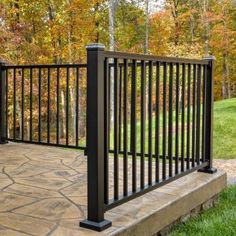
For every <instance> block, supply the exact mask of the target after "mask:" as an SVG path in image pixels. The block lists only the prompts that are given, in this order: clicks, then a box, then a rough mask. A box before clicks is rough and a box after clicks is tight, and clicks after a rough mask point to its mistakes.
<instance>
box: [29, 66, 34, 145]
mask: <svg viewBox="0 0 236 236" xmlns="http://www.w3.org/2000/svg"><path fill="white" fill-rule="evenodd" d="M32 140H33V69H32V67H30V142H32Z"/></svg>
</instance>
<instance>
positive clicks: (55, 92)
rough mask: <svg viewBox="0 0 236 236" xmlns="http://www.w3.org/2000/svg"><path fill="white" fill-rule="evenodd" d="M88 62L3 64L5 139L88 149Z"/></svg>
mask: <svg viewBox="0 0 236 236" xmlns="http://www.w3.org/2000/svg"><path fill="white" fill-rule="evenodd" d="M86 70H87V66H86V64H73V65H70V64H68V65H27V66H26V65H24V66H21V65H19V66H11V65H4V66H2V74H3V75H4V78H5V88H6V91H4V94H5V95H6V101H5V109H6V111H5V113H6V117H5V119H6V126H5V130H6V131H5V139H6V140H9V141H14V142H28V143H36V144H46V145H55V146H63V147H72V148H73V147H75V148H80V149H85V145H86V141H85V140H86V138H85V133H86V129H85V124H86V110H85V107H86V76H87V71H86Z"/></svg>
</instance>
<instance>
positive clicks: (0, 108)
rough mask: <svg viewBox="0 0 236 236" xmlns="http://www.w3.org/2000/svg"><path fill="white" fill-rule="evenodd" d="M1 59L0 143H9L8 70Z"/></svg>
mask: <svg viewBox="0 0 236 236" xmlns="http://www.w3.org/2000/svg"><path fill="white" fill-rule="evenodd" d="M4 66H5V63H4V62H2V61H0V144H5V143H7V130H6V70H5V68H4Z"/></svg>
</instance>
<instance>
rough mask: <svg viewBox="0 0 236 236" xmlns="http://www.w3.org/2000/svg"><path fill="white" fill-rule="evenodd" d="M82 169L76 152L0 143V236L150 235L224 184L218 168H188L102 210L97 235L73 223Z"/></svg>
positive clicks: (82, 212)
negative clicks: (102, 226) (104, 225)
mask: <svg viewBox="0 0 236 236" xmlns="http://www.w3.org/2000/svg"><path fill="white" fill-rule="evenodd" d="M86 171H87V164H86V158H85V157H84V156H83V153H82V152H79V151H77V150H70V149H62V148H55V147H47V146H37V145H29V144H15V143H9V144H6V145H1V146H0V188H1V190H0V235H1V236H4V235H9V236H14V235H19V236H21V235H22V236H23V235H45V236H46V235H53V236H74V235H76V236H77V235H78V236H83V235H88V236H90V235H92V236H93V235H135V236H136V235H153V234H154V233H156V232H158V230H160V229H161V228H163V227H165V226H167V225H168V224H169V223H171V221H174V220H176V219H178V218H179V217H181V216H182V215H184V214H186V213H188V212H189V211H190V210H192V209H194V208H195V207H197V206H198V205H200V204H202V203H203V202H205V201H207V200H208V199H210V198H211V197H213V196H215V195H216V194H218V193H219V192H220V191H221V190H222V189H223V188H224V186H225V185H226V175H225V174H224V173H223V172H221V171H218V172H217V173H216V174H214V175H209V174H204V173H198V172H194V173H192V174H190V175H188V176H185V177H183V178H181V179H179V180H176V181H174V182H172V183H169V184H167V185H165V186H164V187H161V188H158V189H156V190H154V191H152V192H150V193H148V194H145V195H143V196H142V197H139V198H136V199H134V200H132V201H130V202H128V203H126V204H123V205H121V206H119V207H117V208H114V209H112V210H110V211H108V212H107V213H106V215H105V218H106V219H107V220H111V221H112V223H113V226H112V227H110V228H109V229H107V230H106V231H103V232H102V233H97V232H94V231H91V230H86V229H83V228H80V227H79V222H80V221H81V220H82V219H85V218H86V214H87V213H86V208H87V207H86V201H87V197H86V195H87V188H86V185H87V181H86V178H87V176H86V174H87V173H86ZM173 207H177V208H173ZM176 209H177V210H176Z"/></svg>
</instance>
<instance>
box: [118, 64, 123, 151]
mask: <svg viewBox="0 0 236 236" xmlns="http://www.w3.org/2000/svg"><path fill="white" fill-rule="evenodd" d="M118 68H119V152H120V151H121V149H122V147H121V145H122V142H121V137H122V64H120V65H119V67H118Z"/></svg>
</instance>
